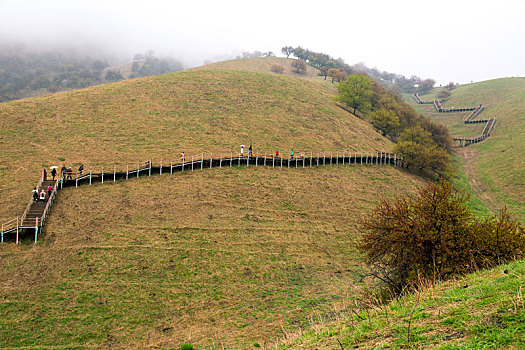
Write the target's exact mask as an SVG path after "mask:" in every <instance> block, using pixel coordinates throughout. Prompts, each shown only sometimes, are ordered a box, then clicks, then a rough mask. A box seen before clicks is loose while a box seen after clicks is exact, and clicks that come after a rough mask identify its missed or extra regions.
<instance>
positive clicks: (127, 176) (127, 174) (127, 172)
mask: <svg viewBox="0 0 525 350" xmlns="http://www.w3.org/2000/svg"><path fill="white" fill-rule="evenodd" d="M128 178H129V165H128V164H126V180H127V179H128Z"/></svg>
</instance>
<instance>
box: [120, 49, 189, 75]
mask: <svg viewBox="0 0 525 350" xmlns="http://www.w3.org/2000/svg"><path fill="white" fill-rule="evenodd" d="M182 69H183V67H182V63H181V62H180V61H178V60H176V59H174V58H172V57H165V58H159V57H156V56H155V53H154V52H153V51H152V50H149V51H146V52H145V53H143V54H141V53H138V54H136V55H135V56H134V57H133V63H132V65H131V75H130V78H138V77H147V76H151V75H158V74H166V73H171V72H176V71H179V70H182Z"/></svg>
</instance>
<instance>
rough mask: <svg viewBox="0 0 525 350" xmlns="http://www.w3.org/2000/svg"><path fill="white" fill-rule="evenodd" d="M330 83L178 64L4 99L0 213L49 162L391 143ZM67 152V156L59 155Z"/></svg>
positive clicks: (22, 200) (16, 210)
mask: <svg viewBox="0 0 525 350" xmlns="http://www.w3.org/2000/svg"><path fill="white" fill-rule="evenodd" d="M333 93H334V91H333V90H332V87H331V86H329V85H326V84H322V83H319V82H314V81H307V80H303V79H294V78H289V77H281V76H272V75H268V74H260V73H252V72H240V71H237V72H236V71H211V70H208V71H198V72H179V73H174V74H169V75H164V76H156V77H149V78H143V79H136V80H131V81H124V82H120V83H116V84H110V85H102V86H97V87H91V88H88V89H85V90H79V91H72V92H67V93H60V94H56V95H50V96H46V97H41V98H33V99H27V100H21V101H14V102H8V103H2V104H0V115H2V118H1V119H0V146H1V148H2V152H1V153H0V164H1V169H0V170H1V172H0V191H1V197H0V206H1V207H2V212H0V222H3V221H6V220H9V219H11V218H12V217H15V216H17V215H20V214H21V213H22V211H23V209H24V207H25V204H26V202H27V200H28V199H29V195H30V191H31V189H32V186H34V185H35V184H36V182H37V179H38V178H39V176H40V172H41V170H42V168H43V167H49V166H51V165H59V166H61V165H62V163H65V164H66V165H75V164H79V163H80V162H83V163H84V164H85V166H86V168H87V169H89V168H95V169H100V168H101V166H102V165H103V164H106V169H108V168H109V169H112V168H113V165H112V164H113V163H115V162H120V163H122V164H126V163H130V164H137V162H139V161H140V162H143V161H145V160H147V159H150V158H151V159H153V160H154V161H156V162H158V161H160V159H164V160H168V159H177V158H178V155H179V153H180V152H181V151H184V152H185V153H186V155H187V156H191V155H192V154H197V153H199V154H200V153H201V152H206V151H210V152H213V153H215V154H219V153H220V152H225V151H230V150H232V151H234V152H236V151H238V146H239V145H240V144H246V145H249V144H253V147H254V150H255V151H256V152H262V150H267V151H268V152H274V151H275V149H279V150H280V151H281V153H283V154H285V153H287V152H289V150H290V149H291V148H295V149H296V150H297V151H298V152H299V151H300V150H314V151H315V150H319V151H323V150H334V151H335V150H342V149H345V150H347V151H368V152H373V151H388V150H390V149H391V148H392V144H391V142H390V141H388V140H387V139H385V138H383V137H382V136H381V135H380V134H379V133H377V132H376V131H375V130H374V129H373V127H372V126H371V125H369V124H368V123H366V122H365V121H363V120H361V119H358V118H356V117H354V116H352V115H351V114H348V113H347V112H345V111H343V110H342V109H340V108H339V107H337V106H336V104H335V102H334V101H333V100H332V96H333ZM59 158H65V159H66V160H65V162H62V161H60V160H59Z"/></svg>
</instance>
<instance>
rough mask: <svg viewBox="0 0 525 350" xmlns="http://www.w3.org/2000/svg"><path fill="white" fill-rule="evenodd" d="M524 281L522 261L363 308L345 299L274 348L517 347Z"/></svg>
mask: <svg viewBox="0 0 525 350" xmlns="http://www.w3.org/2000/svg"><path fill="white" fill-rule="evenodd" d="M524 283H525V262H523V261H518V262H514V263H512V264H509V265H503V266H499V267H497V268H494V269H492V270H488V271H482V272H478V273H475V274H471V275H468V276H466V277H463V278H460V279H458V280H457V281H452V282H447V283H443V284H439V285H436V286H433V287H428V288H426V289H424V290H423V291H422V292H420V293H419V294H416V295H409V296H407V297H405V298H402V299H399V300H396V301H394V302H392V303H390V304H387V305H383V306H378V307H375V308H372V309H370V310H368V312H365V311H363V310H359V309H358V308H356V307H355V304H353V303H351V302H348V303H347V308H348V309H347V310H346V312H345V313H340V314H338V315H337V316H338V317H337V318H338V320H336V321H332V322H326V323H324V324H321V325H318V326H317V327H313V328H312V329H311V330H309V331H306V332H295V334H294V333H290V334H291V336H289V337H288V339H283V340H282V342H281V343H280V344H278V346H277V348H279V349H336V348H338V347H339V346H340V345H339V343H340V344H341V346H343V348H344V349H350V348H359V349H407V348H414V349H502V348H505V349H523V348H524V347H525V329H524V327H523V324H524V323H525V304H524V301H523V293H522V287H523V284H524ZM352 304H353V305H352ZM352 310H353V311H352ZM409 328H410V331H409ZM409 333H410V340H409Z"/></svg>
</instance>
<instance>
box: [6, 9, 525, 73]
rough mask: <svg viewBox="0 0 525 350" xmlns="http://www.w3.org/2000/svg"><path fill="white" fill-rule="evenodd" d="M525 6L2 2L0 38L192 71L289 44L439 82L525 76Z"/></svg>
mask: <svg viewBox="0 0 525 350" xmlns="http://www.w3.org/2000/svg"><path fill="white" fill-rule="evenodd" d="M524 15H525V0H500V1H486V0H477V1H471V0H455V1H451V0H440V1H432V2H426V1H420V0H398V1H392V0H366V1H363V0H361V1H353V0H352V1H350V0H348V1H325V2H322V1H315V2H306V1H296V0H292V1H286V0H284V1H283V0H279V1H276V0H259V1H249V0H243V1H233V0H220V1H219V0H214V1H198V0H193V1H189V2H183V3H181V2H179V1H161V0H148V1H144V0H142V1H138V0H105V1H101V0H89V1H88V0H79V1H76V0H36V1H33V0H0V41H6V40H17V41H24V42H29V43H32V44H41V45H54V46H62V47H65V46H69V45H73V46H74V47H77V48H79V49H84V48H86V49H87V50H92V51H93V52H95V51H96V50H102V51H104V52H106V53H112V54H121V57H123V56H127V57H128V60H129V59H131V57H132V55H133V54H134V53H137V52H144V51H146V50H149V49H153V50H154V51H155V52H156V54H157V55H172V56H174V57H175V58H178V59H180V60H181V61H182V62H183V63H184V64H185V66H187V67H188V66H195V65H200V64H202V62H203V61H204V60H206V59H212V60H218V59H220V58H225V57H228V56H235V55H237V54H240V53H241V52H242V51H254V50H259V51H273V52H274V53H276V54H277V55H281V53H280V51H281V48H282V47H283V46H285V45H292V46H294V47H295V46H302V47H303V48H308V49H310V50H312V51H317V52H324V53H327V54H330V55H332V56H334V57H335V58H338V57H341V58H343V59H344V60H345V61H346V62H347V63H349V64H355V63H358V62H364V63H365V64H366V65H367V66H369V67H377V68H378V69H380V70H386V71H389V72H394V73H398V74H403V75H406V76H410V75H418V76H420V77H423V78H434V79H436V80H437V81H438V82H439V83H448V82H449V81H454V82H461V83H465V82H470V81H471V80H473V81H481V80H487V79H493V78H499V77H507V76H516V75H519V76H525V63H524V62H525V45H524V44H523V42H524V39H525V21H524V20H523V18H524V17H525V16H524Z"/></svg>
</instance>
